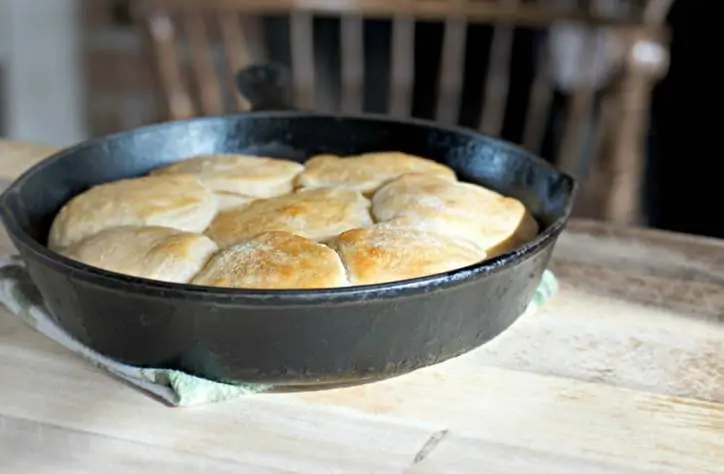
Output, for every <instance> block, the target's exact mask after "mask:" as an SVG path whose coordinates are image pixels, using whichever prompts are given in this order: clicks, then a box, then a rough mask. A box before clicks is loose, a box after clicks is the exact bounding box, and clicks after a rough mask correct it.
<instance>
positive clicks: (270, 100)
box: [236, 63, 295, 112]
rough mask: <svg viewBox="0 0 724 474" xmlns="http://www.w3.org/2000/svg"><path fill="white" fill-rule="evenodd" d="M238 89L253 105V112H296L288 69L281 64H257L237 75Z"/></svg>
mask: <svg viewBox="0 0 724 474" xmlns="http://www.w3.org/2000/svg"><path fill="white" fill-rule="evenodd" d="M236 87H237V88H238V89H239V92H240V93H241V95H243V96H244V97H245V98H246V99H247V100H248V101H249V103H250V104H251V111H252V112H259V111H265V110H269V111H271V110H295V108H294V106H292V105H291V104H292V99H291V96H292V87H291V81H290V77H289V72H288V71H287V69H286V68H285V67H284V66H282V65H280V64H273V63H269V64H257V65H252V66H249V67H246V68H244V69H242V70H241V71H239V72H237V73H236Z"/></svg>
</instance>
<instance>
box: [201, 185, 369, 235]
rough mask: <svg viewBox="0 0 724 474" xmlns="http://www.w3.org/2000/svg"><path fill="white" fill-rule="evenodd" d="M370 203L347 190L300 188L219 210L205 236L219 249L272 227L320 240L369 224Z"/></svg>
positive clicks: (273, 229)
mask: <svg viewBox="0 0 724 474" xmlns="http://www.w3.org/2000/svg"><path fill="white" fill-rule="evenodd" d="M369 206H370V203H369V201H368V200H367V199H365V198H364V197H363V196H362V195H361V194H360V193H358V192H356V191H350V190H348V189H342V188H322V189H311V190H306V191H299V192H297V193H294V194H287V195H284V196H279V197H275V198H271V199H259V200H257V201H254V202H252V203H251V204H249V205H247V206H245V207H241V208H239V209H233V210H230V211H226V212H222V213H220V214H219V215H218V216H217V217H216V219H214V221H213V222H212V223H211V226H209V228H208V230H207V231H206V235H208V236H209V237H211V238H212V239H213V240H214V241H216V243H218V244H219V246H220V247H222V248H225V247H230V246H231V245H234V244H236V243H239V242H242V241H244V240H246V239H249V238H251V237H253V236H255V235H257V234H259V233H262V232H269V231H275V230H276V231H282V232H289V233H292V234H296V235H299V236H301V237H305V238H307V239H311V240H319V241H322V240H326V239H329V238H331V237H334V236H336V235H338V234H339V233H340V232H344V231H345V230H348V229H354V228H355V227H364V226H366V225H369V224H371V223H372V218H371V217H370V213H369Z"/></svg>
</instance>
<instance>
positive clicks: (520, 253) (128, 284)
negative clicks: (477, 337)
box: [0, 110, 577, 306]
mask: <svg viewBox="0 0 724 474" xmlns="http://www.w3.org/2000/svg"><path fill="white" fill-rule="evenodd" d="M247 118H248V119H254V118H271V119H274V118H285V119H289V118H299V119H305V118H319V119H332V120H340V121H342V120H353V121H366V122H383V123H396V124H403V125H412V126H416V127H427V128H434V129H435V130H437V131H441V132H444V133H452V134H458V135H463V136H467V137H469V138H471V139H477V140H479V139H481V138H482V139H485V140H488V141H490V142H493V143H495V144H497V145H498V146H502V147H503V148H506V149H508V150H511V151H514V152H516V153H522V154H525V155H526V156H527V157H528V159H530V160H533V161H535V162H537V163H538V164H539V165H542V166H543V167H545V168H548V170H549V171H551V172H553V173H556V174H558V175H559V176H560V179H559V181H560V182H564V183H566V184H567V185H568V187H569V189H570V192H569V197H568V199H567V202H566V205H565V208H564V212H563V214H562V215H561V216H560V217H558V218H557V219H556V220H555V221H554V222H553V223H552V224H551V225H550V226H548V228H546V229H545V230H544V231H543V232H541V233H539V234H538V235H537V236H536V237H535V238H534V239H533V240H531V241H529V242H526V243H525V244H523V245H521V246H519V247H517V248H515V249H514V250H512V251H510V252H506V253H504V254H501V255H498V256H496V257H494V258H491V259H488V260H483V261H481V262H478V263H475V264H473V265H468V266H466V267H462V268H458V269H455V270H451V271H449V272H444V273H437V274H433V275H428V276H424V277H419V278H414V279H408V280H401V281H396V282H390V283H378V284H373V285H356V286H348V287H340V288H322V289H298V290H295V289H289V290H256V289H255V290H248V289H240V288H218V287H211V286H201V285H190V284H184V283H169V282H162V281H159V280H152V279H147V278H140V277H133V276H128V275H124V274H120V273H115V272H110V271H107V270H102V269H100V268H96V267H92V266H90V265H86V264H84V263H80V262H77V261H75V260H71V259H69V258H66V257H64V256H62V255H61V254H58V253H56V252H54V251H52V250H50V249H48V248H47V247H46V246H44V245H42V244H40V242H38V241H37V240H35V239H34V238H32V237H31V236H30V235H28V233H26V232H25V231H24V230H23V229H22V228H21V227H20V225H19V224H18V222H17V219H16V215H15V210H13V209H11V207H12V206H10V205H8V202H11V200H12V199H13V197H15V196H16V195H18V194H19V193H20V189H21V188H22V186H23V184H24V183H25V182H26V181H28V180H29V179H30V178H31V177H32V176H35V175H37V174H38V173H40V172H42V171H43V170H44V168H46V167H48V166H50V165H52V164H54V163H55V162H57V161H60V160H63V159H65V158H66V157H68V156H71V155H73V154H75V153H76V152H77V151H79V150H82V149H85V148H88V147H93V146H98V145H100V144H102V143H104V142H107V141H108V140H110V139H115V138H122V137H125V136H129V135H139V134H143V133H153V132H156V131H158V130H159V129H162V128H164V127H170V126H176V125H180V124H184V123H188V124H193V123H204V122H216V121H218V122H224V121H228V120H229V119H247ZM576 189H577V183H576V181H575V179H573V177H571V176H570V175H568V174H566V173H564V172H562V171H560V170H558V169H556V167H554V166H553V165H551V164H550V163H548V162H547V161H545V160H543V159H542V158H540V157H539V156H537V155H535V154H534V153H531V152H529V151H527V150H525V149H523V148H522V147H520V146H518V145H515V144H513V143H510V142H507V141H505V140H501V139H498V138H494V137H491V136H488V135H485V134H483V133H479V132H477V131H475V130H471V129H466V128H464V127H460V126H454V125H452V126H451V125H440V124H438V123H436V122H434V121H431V120H424V119H417V118H411V119H404V120H399V119H395V118H393V117H389V116H385V115H377V114H354V115H346V114H344V115H343V114H325V113H315V112H305V111H298V110H293V111H289V110H283V111H257V112H254V111H252V112H246V113H240V114H228V115H220V116H210V117H195V118H190V119H184V120H174V121H167V122H161V123H155V124H149V125H144V126H141V127H136V128H133V129H130V130H124V131H122V132H117V133H114V134H110V135H104V136H101V137H96V138H92V139H90V140H86V141H83V142H80V143H78V144H76V145H73V146H71V147H69V148H65V149H62V150H59V151H58V152H56V153H53V154H52V155H50V156H48V157H46V158H45V159H43V160H41V161H40V162H38V163H36V164H35V165H33V166H32V167H30V168H29V169H28V170H26V171H25V172H24V173H22V174H21V175H20V176H19V177H18V178H17V179H16V180H15V181H13V183H12V184H11V185H10V186H9V187H8V188H7V189H6V190H5V191H4V192H3V193H2V195H0V217H1V218H2V221H3V224H4V226H5V228H6V229H7V231H8V234H9V235H10V236H11V237H12V239H13V240H16V241H19V243H20V244H22V245H23V246H24V247H25V249H26V250H27V251H30V252H32V254H33V256H34V257H35V258H37V259H39V260H42V261H43V262H44V263H45V264H47V265H50V266H52V267H55V268H56V269H58V270H60V271H63V272H65V273H67V274H68V275H71V276H72V278H74V279H77V280H81V281H83V282H84V283H87V284H92V285H97V286H103V287H108V288H109V289H111V290H114V291H123V290H125V291H129V292H132V293H134V294H135V295H136V296H144V297H163V298H169V297H171V298H173V297H175V298H182V299H189V300H196V299H198V300H215V301H214V302H215V303H219V304H244V303H248V304H252V305H253V304H256V303H259V302H263V303H268V304H280V305H284V306H287V305H290V304H292V305H293V304H303V305H307V304H314V303H338V302H339V303H343V302H357V301H361V300H386V299H392V298H401V297H412V296H415V295H418V294H421V293H430V292H432V291H437V290H442V289H445V288H449V287H452V286H459V285H463V284H465V283H470V282H472V281H474V280H476V279H477V278H480V277H483V276H485V275H488V274H492V273H497V272H498V271H502V270H504V269H506V268H510V267H512V266H515V265H516V264H517V263H518V262H520V261H522V260H526V259H528V258H531V257H533V256H534V255H536V254H538V253H539V252H541V251H543V249H544V248H546V247H548V245H550V244H551V243H552V242H553V241H554V240H555V239H556V238H557V237H558V235H559V234H560V233H561V232H562V231H563V228H564V226H565V225H566V223H567V221H568V219H569V217H570V214H571V210H572V207H573V198H574V196H575V193H576Z"/></svg>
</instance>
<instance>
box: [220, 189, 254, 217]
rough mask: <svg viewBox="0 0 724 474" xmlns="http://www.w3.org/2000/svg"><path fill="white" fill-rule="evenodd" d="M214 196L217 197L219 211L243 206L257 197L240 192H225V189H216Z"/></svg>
mask: <svg viewBox="0 0 724 474" xmlns="http://www.w3.org/2000/svg"><path fill="white" fill-rule="evenodd" d="M216 197H218V198H219V212H222V211H228V210H231V209H237V208H239V207H244V206H246V205H247V204H250V203H252V202H253V201H256V200H257V199H259V198H255V197H251V196H243V195H241V194H234V193H227V192H225V191H217V192H216Z"/></svg>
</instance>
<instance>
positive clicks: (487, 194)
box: [372, 174, 538, 257]
mask: <svg viewBox="0 0 724 474" xmlns="http://www.w3.org/2000/svg"><path fill="white" fill-rule="evenodd" d="M372 213H373V215H374V217H375V219H376V220H377V221H378V222H381V223H383V224H384V226H385V227H409V228H416V229H420V230H425V231H430V232H436V233H439V234H444V235H448V236H451V237H454V238H462V239H466V240H469V241H470V242H473V243H474V244H475V245H477V246H478V247H480V249H481V250H482V251H484V252H485V253H486V254H487V255H488V257H492V256H494V255H497V254H500V253H503V252H506V251H508V250H510V249H512V248H514V247H516V246H518V245H520V244H521V243H524V242H526V241H528V240H530V239H532V238H533V237H535V235H536V234H537V232H538V226H537V224H536V222H535V220H534V219H533V218H532V217H531V215H530V214H529V213H528V211H527V210H526V209H525V206H523V204H522V203H521V202H520V201H518V200H517V199H514V198H509V197H505V196H502V195H501V194H498V193H496V192H494V191H491V190H489V189H486V188H484V187H482V186H478V185H476V184H471V183H461V182H452V181H449V180H445V179H440V178H437V177H435V176H429V175H420V174H410V175H406V176H403V177H401V178H399V179H397V180H395V181H392V182H390V183H388V184H386V185H385V186H383V187H382V188H380V189H379V190H378V191H377V193H375V195H374V197H373V198H372Z"/></svg>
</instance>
